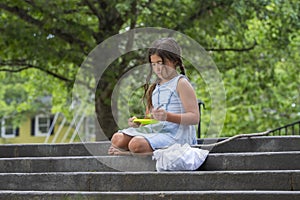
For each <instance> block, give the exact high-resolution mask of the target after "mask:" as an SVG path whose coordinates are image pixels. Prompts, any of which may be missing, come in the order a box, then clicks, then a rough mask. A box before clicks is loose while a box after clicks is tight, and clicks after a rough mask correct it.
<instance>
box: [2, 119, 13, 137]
mask: <svg viewBox="0 0 300 200" xmlns="http://www.w3.org/2000/svg"><path fill="white" fill-rule="evenodd" d="M6 119H7V118H2V119H1V137H2V138H14V137H17V128H14V127H13V125H12V124H9V125H6V123H5V121H6ZM8 128H9V129H11V130H12V133H10V134H7V133H6V131H7V129H8Z"/></svg>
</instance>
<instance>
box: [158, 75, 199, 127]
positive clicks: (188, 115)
mask: <svg viewBox="0 0 300 200" xmlns="http://www.w3.org/2000/svg"><path fill="white" fill-rule="evenodd" d="M177 92H178V94H179V97H180V99H181V102H182V104H183V107H184V110H185V113H181V114H177V113H170V112H166V111H165V110H163V109H158V110H154V111H153V116H154V118H155V119H157V120H162V121H164V120H165V121H169V122H174V123H178V124H184V125H194V124H198V122H199V117H200V116H199V115H200V114H199V108H198V102H197V97H196V94H195V91H194V89H193V87H192V85H191V84H190V83H189V81H188V80H186V79H185V78H181V79H179V81H178V84H177Z"/></svg>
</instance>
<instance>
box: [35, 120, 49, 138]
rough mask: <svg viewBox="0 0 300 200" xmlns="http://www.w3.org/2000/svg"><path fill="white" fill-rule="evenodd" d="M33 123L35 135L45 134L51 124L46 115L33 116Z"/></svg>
mask: <svg viewBox="0 0 300 200" xmlns="http://www.w3.org/2000/svg"><path fill="white" fill-rule="evenodd" d="M34 121H35V123H34V135H35V136H47V134H48V132H49V128H50V125H51V119H50V116H48V115H37V116H35V120H34Z"/></svg>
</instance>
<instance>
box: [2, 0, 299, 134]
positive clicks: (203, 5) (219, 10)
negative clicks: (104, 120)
mask: <svg viewBox="0 0 300 200" xmlns="http://www.w3.org/2000/svg"><path fill="white" fill-rule="evenodd" d="M99 2H101V3H99ZM99 2H97V1H92V0H87V1H80V0H72V1H65V0H63V1H47V0H41V1H22V0H14V1H10V0H3V1H1V3H0V9H1V12H0V31H1V34H0V55H1V59H0V82H1V86H0V87H1V88H0V113H1V115H2V116H14V117H15V119H16V121H20V120H21V119H22V117H24V116H25V114H30V113H32V114H34V113H35V112H40V111H41V110H40V109H41V108H45V109H43V110H44V111H45V110H47V109H48V110H50V108H49V106H50V105H48V103H45V102H43V101H41V97H44V96H51V102H50V103H51V105H52V106H51V112H62V113H64V114H65V115H66V116H69V118H71V117H72V115H71V114H70V110H69V107H70V100H71V98H72V97H71V91H72V87H73V83H74V81H75V79H76V75H77V72H78V70H79V69H80V65H81V63H82V62H83V60H84V59H85V58H86V56H87V55H88V53H89V52H90V51H91V50H92V49H93V48H94V47H95V46H96V45H97V44H99V43H101V42H102V41H104V40H105V39H106V38H108V37H110V36H112V35H115V34H117V33H121V32H124V31H126V30H128V29H132V28H136V27H164V28H169V29H174V30H176V31H179V32H182V33H184V34H186V35H188V36H190V37H192V38H193V39H194V40H196V41H198V42H199V44H201V45H202V46H203V47H204V48H205V49H206V50H207V51H208V52H209V53H210V55H211V56H212V58H213V60H214V62H215V63H216V65H217V67H218V69H219V70H220V72H221V74H222V78H223V82H224V86H225V89H226V95H227V99H226V108H227V115H226V121H225V124H224V129H223V132H222V134H221V136H230V135H235V134H239V133H249V132H256V131H263V130H266V129H270V128H276V127H278V126H281V125H284V124H287V123H290V122H292V121H296V120H297V119H299V118H300V112H299V111H300V77H299V76H300V73H299V63H300V55H299V52H300V36H299V35H300V20H299V17H300V16H299V13H300V6H299V3H298V1H297V0H290V1H283V0H254V1H233V0H225V1H224V0H213V1H196V0H176V1H171V0H157V1H150V0H142V1H135V0H126V1H108V0H104V1H99ZM134 56H135V55H134V54H133V55H129V56H128V57H124V58H120V59H119V60H117V61H115V62H114V63H113V65H111V66H110V68H109V70H107V71H106V73H105V74H106V76H105V77H104V79H103V81H104V82H103V83H102V85H100V86H99V87H103V88H106V89H107V91H105V92H104V91H103V90H100V91H97V93H96V95H98V96H99V97H100V98H101V101H104V102H106V104H107V105H110V103H111V97H110V95H111V94H112V90H113V89H114V87H115V84H117V81H116V80H117V79H118V78H120V77H122V75H124V73H126V72H127V71H128V70H130V69H132V68H134V67H135V66H138V65H140V64H141V63H144V60H142V56H141V54H138V56H137V58H134ZM141 60H142V61H141ZM186 65H187V69H188V76H189V78H190V79H191V81H192V83H193V84H194V86H195V88H196V92H197V97H198V98H199V99H201V100H202V101H204V102H205V105H206V108H207V109H206V110H202V123H203V126H202V127H203V131H202V132H204V133H205V131H206V129H207V127H208V126H209V123H210V118H211V110H212V108H211V101H212V99H211V97H210V95H209V92H208V91H207V85H205V81H204V80H202V77H201V74H199V73H198V72H197V71H196V70H195V69H194V68H193V67H192V66H189V64H186ZM138 75H141V73H140V74H138ZM126 81H127V82H126V84H127V86H128V87H123V88H122V92H120V95H121V94H122V93H123V95H124V99H126V98H125V96H126V95H127V96H128V97H129V99H128V97H127V100H125V101H126V103H124V102H123V103H122V101H121V100H120V102H118V104H117V105H118V107H119V113H118V118H119V121H122V123H121V124H123V125H122V126H126V123H127V120H126V118H127V117H128V116H130V115H141V114H143V112H144V107H143V104H142V103H141V101H140V97H141V95H142V93H143V91H142V90H140V89H138V90H135V91H134V92H133V93H132V91H130V90H131V89H132V88H134V85H135V84H136V82H135V79H134V78H132V79H126ZM137 85H138V86H139V87H140V86H141V83H138V84H137ZM103 88H102V89H103ZM126 106H129V108H128V107H126ZM124 112H126V115H123V114H122V113H124ZM124 121H125V122H124ZM208 137H209V136H208Z"/></svg>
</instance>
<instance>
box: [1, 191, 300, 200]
mask: <svg viewBox="0 0 300 200" xmlns="http://www.w3.org/2000/svg"><path fill="white" fill-rule="evenodd" d="M0 199H5V200H6V199H17V200H27V199H51V200H60V199H65V200H73V199H89V200H98V199H101V200H111V199H114V200H124V199H127V200H163V199H168V200H169V199H172V200H182V199H186V200H189V199H190V200H224V199H231V200H241V199H243V200H249V199H256V200H266V199H272V200H282V199H289V200H298V199H300V192H298V191H140V192H72V191H0Z"/></svg>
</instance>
